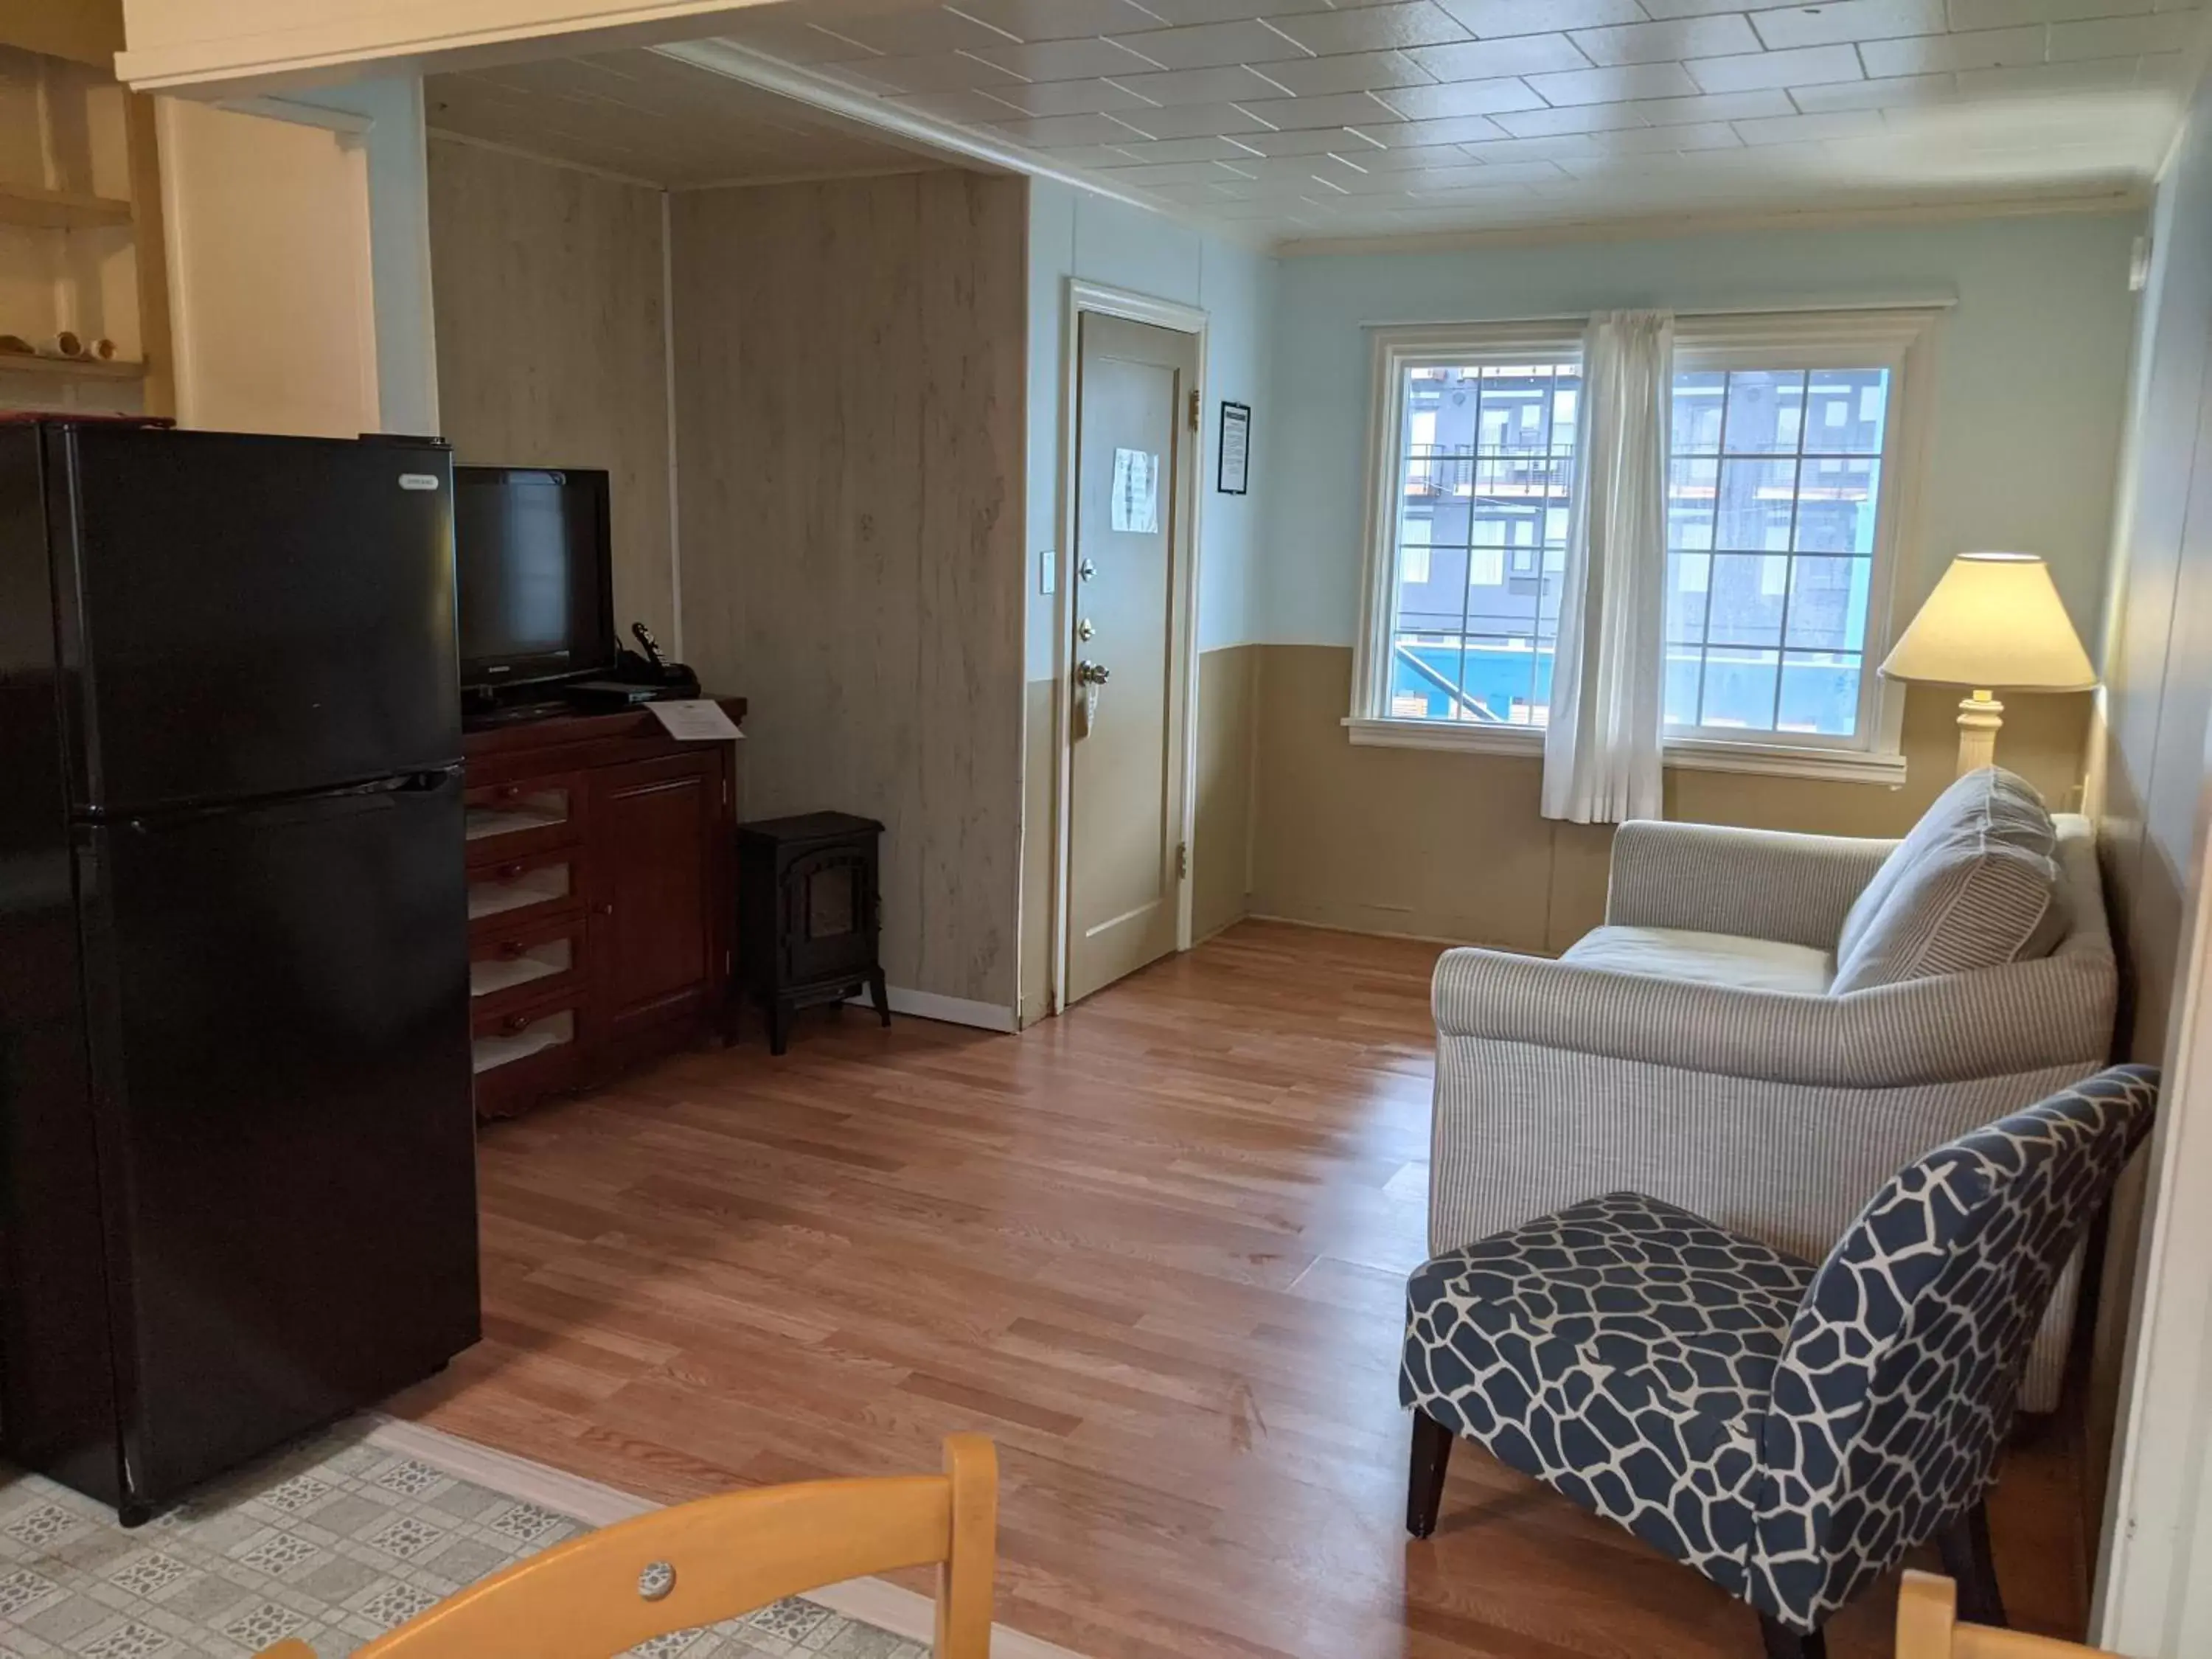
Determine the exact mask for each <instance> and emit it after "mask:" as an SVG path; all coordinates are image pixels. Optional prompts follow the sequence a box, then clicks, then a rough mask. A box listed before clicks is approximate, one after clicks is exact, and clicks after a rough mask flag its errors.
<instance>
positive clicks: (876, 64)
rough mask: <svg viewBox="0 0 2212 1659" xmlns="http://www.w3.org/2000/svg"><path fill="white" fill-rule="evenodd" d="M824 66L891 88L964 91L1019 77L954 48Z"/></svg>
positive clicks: (843, 76)
mask: <svg viewBox="0 0 2212 1659" xmlns="http://www.w3.org/2000/svg"><path fill="white" fill-rule="evenodd" d="M823 69H824V70H828V71H829V72H831V73H834V74H835V75H836V76H837V78H838V79H840V80H849V81H859V82H863V83H864V84H872V85H875V86H878V87H883V88H888V89H889V90H890V91H892V92H965V91H968V90H969V89H970V88H975V87H1000V86H1007V85H1010V84H1012V83H1013V82H1018V81H1019V80H1020V79H1021V77H1020V76H1018V75H1015V74H1013V73H1012V72H1011V71H1009V70H1002V69H1000V68H999V67H998V66H997V65H995V64H987V63H985V62H983V60H982V59H981V58H969V57H966V56H964V55H963V54H962V53H960V52H937V53H935V54H933V55H932V56H930V57H927V58H869V59H868V60H867V61H866V63H864V64H824V65H823Z"/></svg>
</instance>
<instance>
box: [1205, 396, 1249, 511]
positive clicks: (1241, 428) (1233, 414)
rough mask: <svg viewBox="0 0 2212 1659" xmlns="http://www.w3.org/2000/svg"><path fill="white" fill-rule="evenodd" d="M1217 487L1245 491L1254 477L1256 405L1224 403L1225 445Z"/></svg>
mask: <svg viewBox="0 0 2212 1659" xmlns="http://www.w3.org/2000/svg"><path fill="white" fill-rule="evenodd" d="M1218 454H1219V456H1220V468H1219V473H1218V477H1216V478H1215V479H1214V488H1215V489H1217V490H1218V491H1219V492H1220V493H1221V494H1222V495H1243V494H1244V492H1245V490H1246V489H1247V488H1248V487H1249V484H1250V483H1251V477H1252V406H1251V404H1232V403H1224V404H1222V405H1221V447H1220V449H1219V451H1218Z"/></svg>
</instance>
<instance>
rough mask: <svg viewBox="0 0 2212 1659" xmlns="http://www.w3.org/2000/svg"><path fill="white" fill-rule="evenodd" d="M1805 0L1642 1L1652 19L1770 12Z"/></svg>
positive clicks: (1800, 3)
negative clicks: (1740, 12)
mask: <svg viewBox="0 0 2212 1659" xmlns="http://www.w3.org/2000/svg"><path fill="white" fill-rule="evenodd" d="M1803 3H1805V0H1642V4H1643V7H1644V10H1646V11H1648V12H1650V14H1651V15H1653V16H1654V17H1662V18H1665V17H1711V16H1713V15H1715V14H1717V13H1719V12H1724V11H1770V10H1771V9H1773V8H1774V7H1775V6H1776V5H1778V4H1781V5H1793V4H1794V5H1802V4H1803Z"/></svg>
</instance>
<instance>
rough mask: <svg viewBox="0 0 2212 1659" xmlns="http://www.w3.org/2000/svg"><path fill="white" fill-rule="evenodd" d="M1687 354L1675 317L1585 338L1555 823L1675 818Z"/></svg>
mask: <svg viewBox="0 0 2212 1659" xmlns="http://www.w3.org/2000/svg"><path fill="white" fill-rule="evenodd" d="M1673 382H1674V314H1673V313H1670V312H1665V311H1601V312H1599V313H1596V314H1595V315H1594V316H1593V317H1591V319H1590V320H1589V331H1588V332H1587V333H1586V334H1585V335H1584V336H1583V393H1582V406H1581V410H1580V412H1579V418H1578V420H1577V435H1576V446H1575V448H1576V457H1577V467H1578V471H1577V477H1576V479H1575V497H1574V501H1575V504H1574V510H1573V513H1572V515H1571V518H1570V520H1569V523H1568V529H1567V568H1566V573H1565V580H1564V584H1563V587H1562V591H1561V592H1560V596H1559V653H1558V655H1557V656H1556V657H1555V658H1554V659H1553V665H1552V703H1551V715H1550V724H1549V726H1548V727H1547V730H1546V731H1545V733H1544V793H1543V811H1544V816H1545V817H1547V818H1570V819H1572V820H1573V821H1574V822H1575V823H1619V822H1620V821H1621V820H1622V819H1624V818H1656V817H1659V816H1660V815H1661V812H1662V806H1661V804H1660V775H1659V746H1660V738H1661V734H1662V730H1663V728H1664V726H1665V707H1666V696H1665V686H1664V683H1663V676H1664V674H1665V671H1666V650H1665V629H1666V587H1667V422H1668V395H1669V392H1670V390H1671V388H1672V386H1673Z"/></svg>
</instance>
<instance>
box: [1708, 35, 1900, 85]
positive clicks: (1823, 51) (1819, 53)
mask: <svg viewBox="0 0 2212 1659" xmlns="http://www.w3.org/2000/svg"><path fill="white" fill-rule="evenodd" d="M1870 67H1871V66H1870V65H1869V68H1870ZM1915 67H1917V65H1916V66H1915ZM1686 68H1687V69H1688V70H1689V71H1690V76H1691V78H1692V79H1693V80H1694V81H1696V82H1697V83H1698V84H1699V86H1701V87H1703V88H1705V90H1706V91H1707V92H1749V91H1753V90H1755V89H1757V88H1762V87H1814V86H1819V85H1820V84H1821V83H1822V82H1828V81H1859V80H1863V79H1865V78H1866V75H1867V72H1868V71H1867V70H1862V69H1861V68H1860V67H1859V55H1858V53H1857V52H1856V51H1855V50H1853V49H1852V48H1851V47H1850V46H1803V47H1800V48H1799V49H1797V50H1796V51H1795V52H1748V53H1746V54H1745V55H1744V56H1742V57H1740V58H1696V59H1693V60H1692V62H1691V63H1690V64H1687V65H1686ZM1872 72H1873V73H1875V74H1877V75H1904V74H1909V73H1911V70H1873V71H1872Z"/></svg>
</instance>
